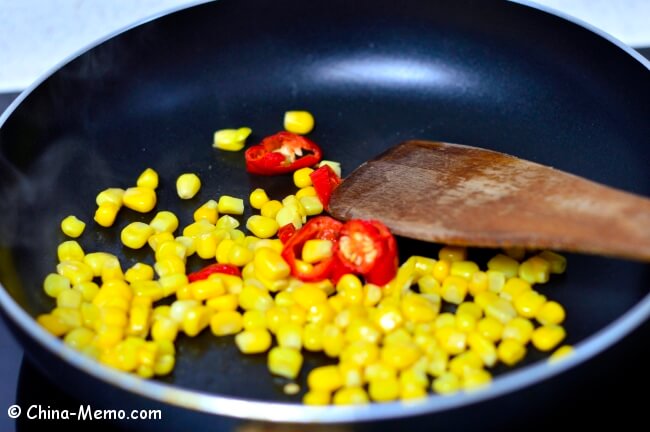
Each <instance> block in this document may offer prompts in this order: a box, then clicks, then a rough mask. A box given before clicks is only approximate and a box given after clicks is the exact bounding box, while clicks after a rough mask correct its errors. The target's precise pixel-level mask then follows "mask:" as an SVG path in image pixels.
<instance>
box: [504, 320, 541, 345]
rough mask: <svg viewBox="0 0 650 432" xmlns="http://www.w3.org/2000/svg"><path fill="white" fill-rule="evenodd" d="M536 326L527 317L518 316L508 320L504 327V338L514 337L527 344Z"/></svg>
mask: <svg viewBox="0 0 650 432" xmlns="http://www.w3.org/2000/svg"><path fill="white" fill-rule="evenodd" d="M534 328H535V326H533V323H532V322H530V320H527V319H526V318H522V317H517V318H514V319H512V320H510V321H509V322H508V324H506V325H505V327H504V328H503V334H502V335H501V337H502V338H503V339H514V340H516V341H517V342H519V343H520V344H522V345H526V344H527V343H528V342H529V341H530V338H531V336H532V335H533V330H534Z"/></svg>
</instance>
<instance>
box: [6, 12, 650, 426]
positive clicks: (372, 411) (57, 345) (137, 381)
mask: <svg viewBox="0 0 650 432" xmlns="http://www.w3.org/2000/svg"><path fill="white" fill-rule="evenodd" d="M210 1H214V0H196V1H193V2H190V3H187V4H185V5H181V6H178V7H174V8H171V9H169V10H166V11H163V12H160V13H157V14H154V15H152V16H150V17H148V18H145V19H142V20H140V21H137V22H135V23H132V24H130V25H128V26H126V27H124V28H122V29H120V30H117V31H115V32H112V33H110V34H109V35H107V36H105V37H103V38H101V39H99V40H97V41H95V42H93V43H91V44H89V45H88V46H87V47H85V48H82V49H81V50H79V51H77V52H75V53H74V54H72V55H71V56H69V57H68V58H66V59H64V60H63V61H61V62H60V63H58V64H57V65H55V66H54V67H53V68H51V69H50V70H48V71H47V72H46V73H44V74H43V75H42V76H41V77H40V78H39V79H37V80H36V81H34V83H32V85H30V86H29V87H28V88H27V89H25V90H24V91H23V92H21V93H20V95H19V96H18V97H17V98H16V99H15V100H14V101H13V103H12V104H11V105H10V106H9V107H8V108H7V110H5V112H4V113H3V114H2V115H0V127H2V125H3V124H4V123H5V122H6V121H7V119H8V118H9V117H10V116H11V114H12V112H13V111H14V110H15V109H16V108H17V107H18V106H19V105H20V104H21V103H22V101H23V100H24V99H25V98H27V97H28V96H29V94H30V93H31V92H32V91H34V90H35V89H36V88H38V87H39V86H40V85H41V84H42V83H43V82H44V81H45V80H47V79H48V78H49V77H50V76H51V75H53V74H54V73H56V72H57V71H58V70H59V69H60V68H62V67H63V66H65V65H66V64H67V63H69V62H70V61H72V60H74V59H75V58H77V57H79V56H80V55H82V54H83V53H85V52H87V51H89V50H90V49H92V48H94V47H96V46H97V45H99V44H101V43H103V42H105V41H107V40H109V39H111V38H113V37H115V36H117V35H119V34H121V33H123V32H125V31H128V30H130V29H132V28H134V27H137V26H139V25H142V24H144V23H147V22H149V21H152V20H154V19H157V18H160V17H163V16H166V15H169V14H171V13H174V12H177V11H180V10H184V9H188V8H191V7H194V6H197V5H200V4H204V3H208V2H210ZM509 1H510V2H512V3H515V4H519V5H522V6H524V7H528V8H530V9H535V10H538V11H540V12H542V13H546V14H550V15H553V16H555V17H557V18H559V19H562V20H564V21H568V22H570V23H572V24H574V25H577V26H579V27H582V28H584V29H585V30H587V31H589V32H591V33H593V34H594V35H595V36H599V37H601V38H604V39H606V40H608V41H609V42H611V43H612V44H614V45H615V46H616V47H618V48H619V49H621V50H623V51H624V52H625V53H627V54H628V55H630V56H631V57H632V58H634V59H635V60H637V61H638V62H639V63H641V65H643V66H645V68H646V69H648V70H650V61H648V60H647V59H645V58H644V57H643V56H641V55H640V54H639V53H638V52H637V51H635V50H633V49H632V48H631V47H629V46H627V45H626V44H624V43H623V42H621V41H620V40H618V39H616V38H615V37H613V36H612V35H610V34H608V33H606V32H604V31H602V30H600V29H598V28H596V27H594V26H592V25H590V24H588V23H586V22H584V21H582V20H580V19H578V18H575V17H573V16H570V15H567V14H565V13H562V12H559V11H557V10H554V9H552V8H549V7H547V6H543V5H539V4H536V3H533V2H532V1H529V0H509ZM0 307H1V308H2V310H3V311H4V313H5V315H6V316H7V318H8V319H10V320H12V321H13V323H14V324H15V325H16V326H17V327H18V328H19V329H20V330H21V331H22V332H25V333H26V334H27V335H28V336H29V337H30V338H32V340H34V341H35V342H36V343H38V344H39V345H40V346H41V347H44V348H45V349H47V350H48V351H49V352H50V353H52V354H53V355H55V356H57V357H59V358H61V359H63V360H64V361H66V363H67V364H69V365H71V366H73V367H75V368H77V369H79V370H81V371H82V372H84V373H88V374H89V375H91V376H92V377H94V378H95V379H98V380H100V381H104V382H105V383H107V384H110V385H114V386H116V387H118V388H120V389H121V390H124V391H127V392H130V393H133V394H136V395H138V396H143V397H145V398H149V399H153V400H156V401H159V402H162V403H167V404H170V405H174V406H177V407H182V408H186V409H189V410H194V411H200V412H204V413H208V414H215V415H223V416H228V417H234V418H241V419H252V420H262V421H276V422H294V423H310V422H311V423H345V422H360V421H374V420H386V419H391V418H401V417H409V416H415V415H423V414H432V413H436V412H440V411H444V410H448V409H453V408H459V407H462V406H467V405H471V404H474V403H478V402H481V401H485V400H488V399H492V398H495V397H498V396H501V395H504V394H507V393H510V392H514V391H516V390H519V389H522V388H525V387H528V386H530V385H533V384H536V383H538V382H541V381H543V380H546V379H548V378H551V377H554V376H556V375H558V374H560V373H562V372H564V371H566V370H568V369H571V368H573V367H574V366H577V365H578V364H581V363H583V362H585V361H587V360H588V359H590V358H592V357H594V356H595V355H597V354H599V353H601V352H602V351H604V350H605V349H607V348H609V347H610V346H612V345H613V344H614V343H616V342H617V341H619V340H620V339H621V338H622V337H624V336H626V335H627V334H629V333H630V332H632V331H633V330H634V329H635V328H637V327H638V326H639V325H641V324H642V323H643V322H644V321H645V320H646V319H647V318H648V317H649V316H650V294H647V295H646V296H645V297H644V298H642V299H641V300H640V301H639V302H638V303H637V304H635V305H634V306H633V307H632V308H631V309H629V310H628V311H627V312H625V313H624V314H623V315H621V316H619V317H618V318H617V319H616V320H614V321H613V322H612V323H610V324H609V325H607V326H606V327H604V328H603V329H601V330H599V331H598V332H596V333H594V334H592V335H591V336H589V337H587V338H586V339H584V340H583V341H581V342H580V343H578V344H577V345H576V346H575V350H574V352H573V354H572V355H571V356H569V357H568V358H566V359H563V361H560V362H556V363H549V362H547V361H540V362H536V363H533V364H531V365H529V366H526V367H524V368H521V369H518V370H515V371H511V372H508V373H506V374H503V375H500V376H498V377H496V378H495V379H494V381H493V382H492V383H491V385H489V386H488V387H487V388H485V389H483V390H479V391H476V392H473V393H459V394H456V395H453V396H439V395H429V396H428V397H427V398H424V399H422V400H420V401H417V402H409V403H404V402H391V403H386V404H381V405H378V404H370V405H368V406H361V407H359V406H355V407H338V406H336V407H335V406H327V407H313V406H305V405H301V404H298V403H281V402H265V401H252V400H245V399H238V398H233V397H228V396H219V395H215V394H210V393H206V392H202V391H197V390H187V389H182V388H180V387H177V386H174V385H170V384H165V383H161V382H156V381H151V380H142V379H141V378H138V377H135V376H132V375H129V374H126V373H122V372H119V371H117V370H114V369H111V368H109V367H107V366H104V365H102V364H100V363H98V362H96V361H94V360H92V359H89V358H87V357H84V356H81V355H79V353H78V352H76V351H75V350H73V349H72V348H70V347H68V346H66V345H65V344H64V343H63V342H62V341H61V340H60V339H58V338H56V337H54V336H52V335H51V334H49V333H48V332H47V331H45V329H43V328H42V327H41V326H40V325H38V324H37V322H36V320H34V319H33V318H32V317H31V316H30V315H29V314H28V313H27V312H26V311H25V310H24V309H23V308H22V307H21V306H20V305H19V304H18V303H17V302H16V301H15V300H14V299H13V297H11V295H10V294H9V292H8V291H7V290H6V288H5V287H4V286H3V285H2V284H1V283H0Z"/></svg>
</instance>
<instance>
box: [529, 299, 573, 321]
mask: <svg viewBox="0 0 650 432" xmlns="http://www.w3.org/2000/svg"><path fill="white" fill-rule="evenodd" d="M565 317H566V313H565V312H564V308H563V307H562V305H561V304H559V303H558V302H556V301H548V302H546V303H544V305H543V306H542V307H541V308H539V310H538V311H537V313H536V314H535V319H536V320H537V321H538V322H539V323H540V324H542V325H550V324H562V321H564V318H565Z"/></svg>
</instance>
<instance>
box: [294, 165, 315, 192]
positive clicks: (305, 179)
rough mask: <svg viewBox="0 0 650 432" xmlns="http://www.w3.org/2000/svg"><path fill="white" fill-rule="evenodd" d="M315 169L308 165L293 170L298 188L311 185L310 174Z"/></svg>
mask: <svg viewBox="0 0 650 432" xmlns="http://www.w3.org/2000/svg"><path fill="white" fill-rule="evenodd" d="M313 172H314V170H313V169H311V168H308V167H305V168H300V169H298V170H296V171H294V172H293V183H294V184H295V185H296V187H298V188H306V187H309V186H311V185H312V184H311V177H310V174H311V173H313Z"/></svg>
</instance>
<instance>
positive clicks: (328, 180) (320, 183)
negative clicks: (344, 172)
mask: <svg viewBox="0 0 650 432" xmlns="http://www.w3.org/2000/svg"><path fill="white" fill-rule="evenodd" d="M309 177H310V178H311V182H312V184H313V186H314V189H315V190H316V195H318V199H319V200H320V202H321V204H323V208H324V209H326V210H327V208H328V206H329V203H330V198H331V197H332V192H334V189H336V188H337V187H338V185H340V184H341V178H340V177H339V176H337V175H336V173H335V172H334V170H333V169H332V168H331V167H330V166H329V165H323V166H322V167H320V168H318V169H317V170H315V171H314V172H312V173H311V174H309Z"/></svg>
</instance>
